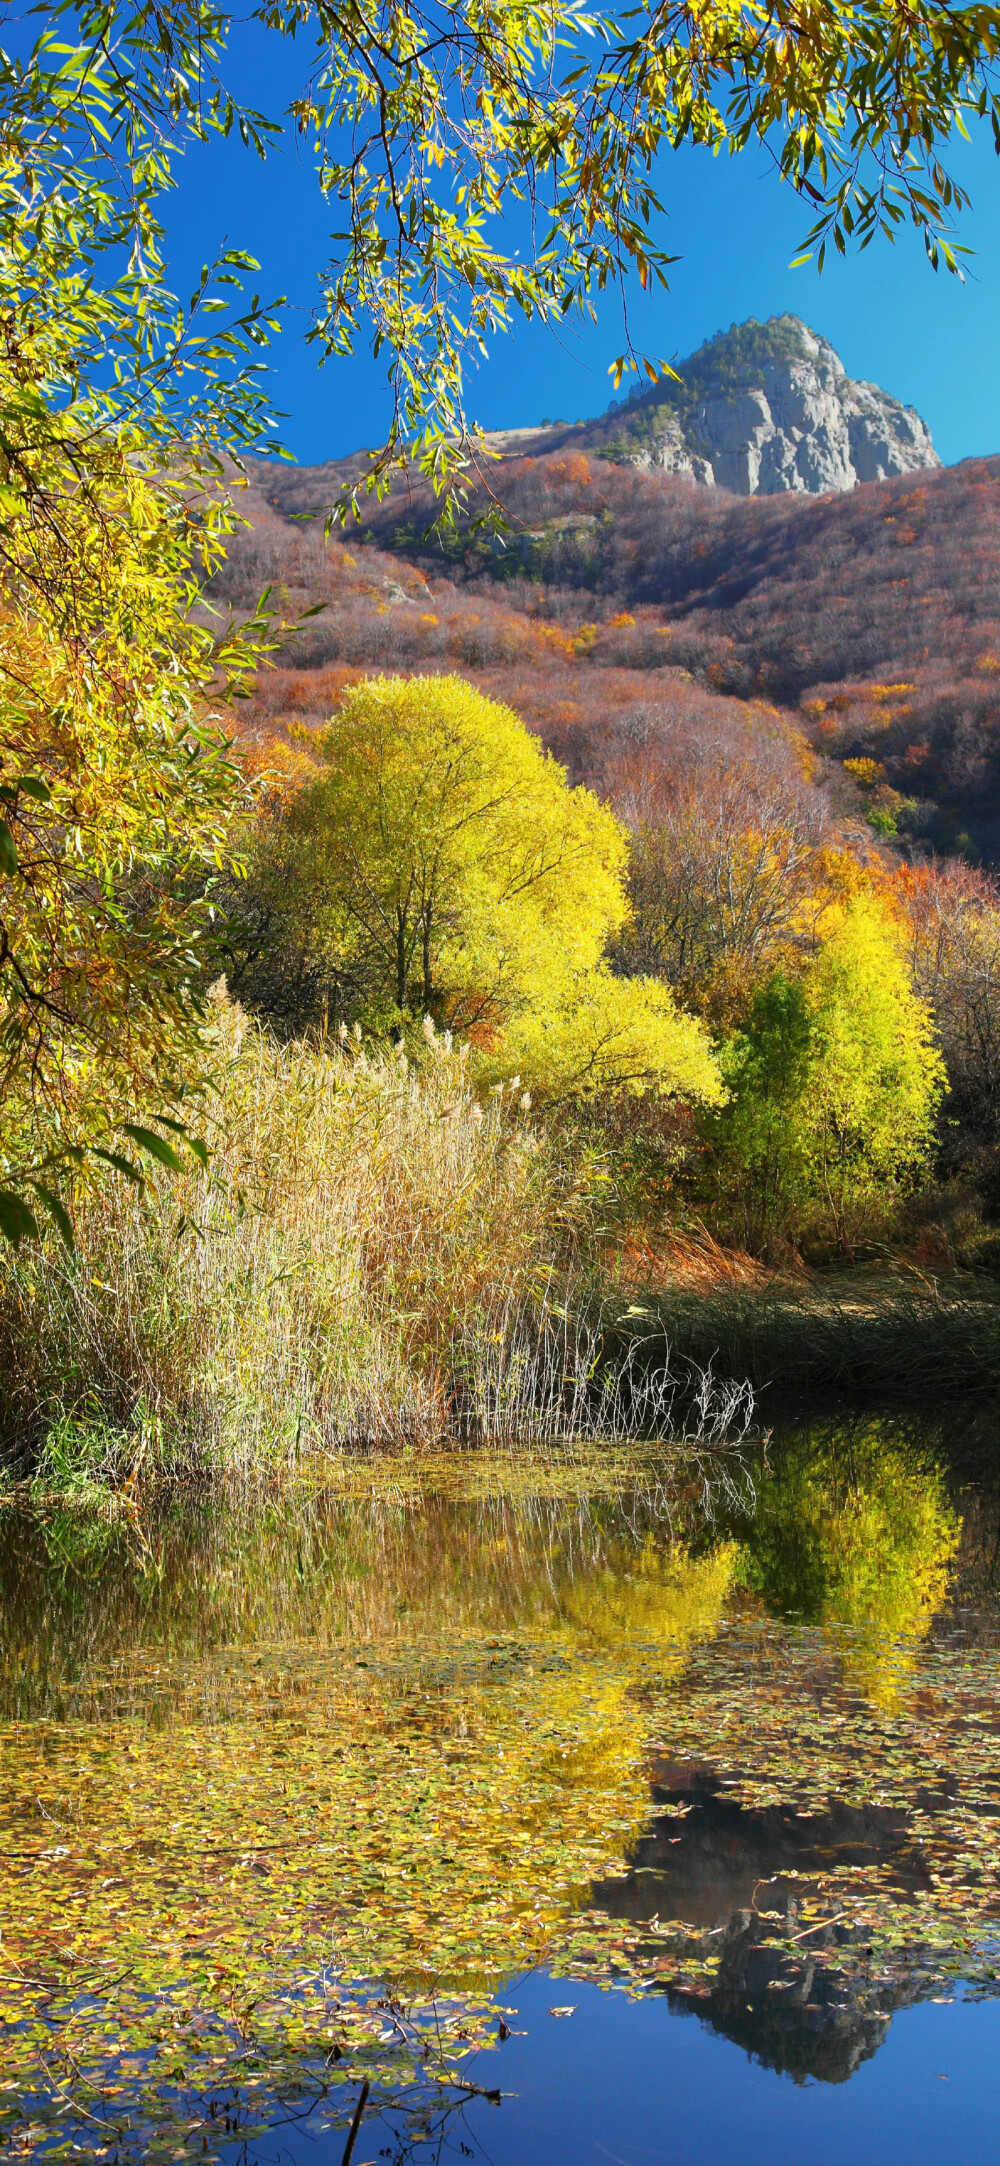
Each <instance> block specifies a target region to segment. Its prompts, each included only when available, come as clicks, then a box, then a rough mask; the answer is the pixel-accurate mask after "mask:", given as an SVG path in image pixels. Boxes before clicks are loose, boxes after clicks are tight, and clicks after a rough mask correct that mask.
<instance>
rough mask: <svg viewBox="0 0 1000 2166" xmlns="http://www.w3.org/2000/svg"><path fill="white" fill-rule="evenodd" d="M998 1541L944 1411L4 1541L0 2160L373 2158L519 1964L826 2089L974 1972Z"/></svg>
mask: <svg viewBox="0 0 1000 2166" xmlns="http://www.w3.org/2000/svg"><path fill="white" fill-rule="evenodd" d="M997 1529H998V1516H997V1482H996V1450H995V1443H994V1440H993V1436H992V1434H991V1430H990V1425H989V1424H988V1423H987V1422H986V1421H985V1420H983V1418H982V1417H973V1418H971V1419H970V1417H969V1416H967V1415H963V1418H962V1423H961V1427H960V1428H959V1429H958V1431H957V1432H956V1431H955V1429H954V1427H953V1425H952V1424H951V1423H950V1422H949V1420H948V1418H947V1417H946V1416H945V1415H942V1416H940V1417H939V1418H938V1417H928V1418H926V1419H924V1420H918V1419H917V1418H916V1417H915V1416H912V1417H910V1416H907V1417H905V1418H904V1419H903V1420H898V1421H897V1420H892V1419H890V1418H889V1417H888V1416H883V1415H876V1416H865V1417H860V1418H856V1419H855V1418H849V1417H844V1416H843V1415H842V1414H838V1415H836V1416H835V1417H834V1416H831V1418H830V1419H829V1420H826V1421H824V1420H822V1419H819V1418H817V1417H816V1416H815V1414H810V1415H809V1416H808V1417H806V1416H803V1417H802V1418H801V1419H795V1418H792V1417H786V1418H785V1419H784V1421H783V1423H782V1426H781V1428H780V1430H779V1431H778V1432H777V1433H776V1434H775V1435H774V1436H773V1437H772V1438H771V1440H770V1442H769V1444H768V1445H767V1447H766V1449H762V1450H761V1451H760V1452H759V1453H758V1454H757V1455H756V1458H755V1459H753V1460H752V1461H751V1462H749V1463H748V1465H747V1467H746V1468H745V1469H743V1470H741V1469H739V1468H737V1467H736V1466H734V1465H733V1464H732V1463H729V1464H726V1465H720V1468H719V1470H718V1474H717V1478H715V1479H714V1480H708V1481H707V1482H706V1470H705V1467H704V1465H698V1466H695V1465H692V1464H686V1463H685V1462H683V1461H682V1460H679V1459H673V1460H672V1459H671V1458H670V1457H669V1455H668V1456H667V1457H665V1458H664V1457H659V1458H658V1457H657V1456H656V1455H655V1454H652V1453H650V1454H646V1455H645V1457H642V1456H638V1457H636V1458H635V1459H634V1460H626V1459H621V1460H619V1461H617V1462H616V1463H615V1464H614V1465H612V1464H611V1463H610V1462H605V1463H604V1464H601V1463H600V1462H599V1461H598V1462H594V1463H591V1464H586V1463H583V1462H580V1463H574V1464H570V1463H568V1462H561V1461H559V1460H557V1459H556V1458H551V1459H546V1458H545V1457H544V1456H540V1457H539V1458H538V1460H537V1461H535V1462H528V1463H524V1462H521V1463H516V1462H510V1463H507V1464H497V1463H494V1462H487V1461H486V1460H482V1459H480V1460H477V1459H475V1458H469V1459H466V1460H464V1461H463V1460H458V1459H454V1460H450V1461H448V1462H439V1463H429V1462H421V1461H419V1460H414V1461H405V1462H404V1461H398V1462H388V1463H386V1462H379V1463H364V1462H361V1461H353V1462H346V1461H345V1462H344V1464H343V1465H342V1466H340V1467H338V1468H337V1469H334V1470H332V1471H328V1473H327V1475H326V1477H325V1478H323V1479H320V1480H318V1481H317V1482H313V1483H312V1484H303V1485H302V1486H301V1487H300V1488H299V1489H298V1490H297V1491H295V1492H294V1493H291V1492H284V1493H282V1494H280V1495H279V1494H275V1493H261V1494H256V1495H248V1494H247V1493H245V1492H244V1493H242V1494H241V1493H238V1492H230V1493H227V1494H223V1495H210V1494H208V1493H207V1492H205V1491H200V1492H192V1493H190V1494H188V1495H174V1496H173V1497H172V1498H170V1499H169V1500H163V1499H160V1500H158V1501H156V1502H154V1503H152V1504H151V1505H150V1506H149V1508H148V1509H145V1510H141V1511H140V1510H138V1509H135V1508H129V1507H127V1506H124V1505H122V1504H121V1503H118V1504H110V1505H105V1506H103V1507H101V1508H95V1507H94V1503H93V1500H91V1501H90V1503H89V1504H88V1503H87V1502H86V1500H84V1501H83V1502H81V1501H79V1500H78V1501H77V1502H76V1503H72V1502H70V1503H67V1502H66V1501H65V1500H64V1501H62V1502H59V1501H52V1502H46V1501H37V1502H35V1503H33V1504H29V1505H28V1506H27V1507H22V1506H19V1507H18V1508H16V1509H15V1508H13V1507H8V1508H6V1509H4V1510H3V1511H2V1512H0V1605H2V1612H3V1621H4V1635H3V1647H2V1655H0V1719H2V1722H3V1725H4V1741H5V1745H6V1760H7V1766H8V1769H9V1781H8V1784H7V1788H6V1791H5V1793H4V1800H3V1805H2V1808H0V1810H2V1824H0V1843H2V1849H3V1858H4V1863H3V1868H2V1870H3V1874H4V1877H5V1879H6V1882H7V1888H6V1893H5V1915H4V1919H3V1929H4V1940H3V1946H4V1950H5V1965H6V1969H5V1973H4V1976H3V1977H2V1978H0V2037H2V2049H0V2059H2V2062H3V2066H2V2068H0V2078H2V2080H3V2081H4V2082H5V2083H6V2084H7V2086H8V2088H7V2089H6V2090H0V2118H2V2120H3V2126H4V2130H5V2132H6V2137H7V2140H8V2143H9V2144H10V2146H11V2150H10V2152H9V2155H10V2156H16V2157H27V2156H29V2155H33V2154H41V2153H45V2152H46V2151H48V2150H50V2149H51V2148H53V2146H57V2145H61V2144H63V2143H64V2142H66V2141H68V2140H70V2139H72V2141H73V2143H74V2144H75V2145H76V2146H77V2147H78V2148H79V2149H82V2150H83V2151H84V2152H90V2153H92V2154H94V2155H97V2156H100V2157H103V2158H107V2159H108V2160H109V2161H110V2160H112V2159H115V2160H118V2161H120V2162H121V2166H125V2162H126V2161H127V2160H131V2159H133V2158H135V2159H138V2158H140V2157H142V2158H149V2159H151V2160H155V2159H159V2158H163V2159H166V2158H168V2157H169V2158H174V2157H177V2156H178V2155H180V2152H181V2149H182V2147H183V2145H184V2144H185V2143H190V2144H191V2145H192V2147H193V2149H194V2150H196V2151H197V2153H198V2155H199V2156H200V2157H204V2156H206V2155H208V2156H217V2155H220V2154H221V2153H222V2152H225V2151H226V2150H227V2149H228V2147H229V2144H230V2142H231V2139H232V2137H233V2135H234V2133H235V2132H236V2131H237V2130H238V2131H239V2132H240V2133H241V2135H246V2136H248V2137H250V2136H253V2135H254V2132H255V2131H260V2130H267V2129H268V2128H272V2129H273V2128H275V2127H277V2126H278V2124H279V2123H282V2122H283V2121H285V2120H287V2119H288V2118H289V2117H291V2118H292V2119H295V2118H296V2117H301V2116H303V2115H304V2116H305V2117H306V2120H307V2121H308V2124H309V2127H310V2129H311V2131H312V2137H314V2138H315V2139H316V2140H319V2138H320V2137H322V2136H323V2135H324V2132H330V2133H331V2141H332V2140H333V2138H334V2137H337V2140H338V2141H339V2142H340V2143H341V2144H342V2142H343V2136H344V2131H345V2130H346V2128H347V2126H348V2124H349V2122H350V2119H351V2116H352V2114H353V2112H354V2109H355V2105H356V2102H357V2099H358V2096H359V2086H360V2085H361V2084H362V2083H365V2082H366V2083H368V2084H369V2085H370V2111H371V2112H372V2113H378V2114H382V2115H383V2116H384V2115H385V2114H386V2113H387V2112H388V2111H389V2109H390V2106H391V2102H392V2101H393V2100H394V2099H395V2100H396V2101H397V2109H398V2115H401V2116H402V2120H401V2122H400V2123H399V2127H400V2129H401V2130H402V2131H403V2133H402V2134H400V2137H399V2140H400V2142H401V2143H402V2142H403V2141H404V2135H405V2129H406V2128H410V2130H411V2134H412V2131H413V2130H414V2129H417V2131H418V2133H419V2127H420V2126H422V2123H421V2122H420V2116H421V2115H423V2116H424V2117H425V2118H426V2116H427V2115H428V2114H429V2113H430V2112H431V2111H432V2109H433V2110H434V2111H446V2112H447V2113H448V2114H450V2113H451V2112H452V2109H453V2107H454V2105H455V2102H456V2100H458V2101H459V2102H460V2101H461V2099H462V2097H463V2096H468V2097H470V2098H471V2097H474V2096H476V2095H478V2094H479V2093H480V2092H482V2091H484V2090H489V2089H490V2087H491V2086H495V2084H496V2081H497V2078H496V2075H495V2072H493V2071H492V2070H491V2072H490V2073H489V2074H483V2073H482V2071H483V2069H484V2068H485V2067H487V2066H488V2065H489V2064H488V2062H487V2061H484V2060H483V2059H482V2058H481V2057H478V2058H477V2057H476V2056H481V2051H482V2049H483V2048H484V2047H486V2046H489V2045H491V2044H495V2041H496V2038H497V2035H498V2031H497V2023H498V2000H497V1997H498V1995H499V1996H500V2003H501V2005H502V2001H503V1994H504V1992H505V1990H506V1989H507V1983H508V1982H509V1980H510V1978H511V1976H512V1975H513V1974H515V1973H516V1972H517V1971H518V1970H519V1969H521V1968H523V1967H524V1966H525V1965H528V1966H533V1967H535V1968H536V1969H537V1970H538V1972H539V1973H540V1974H551V1976H552V1978H553V1987H552V1991H553V1993H554V1994H555V1995H556V1996H557V1997H558V1998H562V1997H564V1996H565V1997H566V1998H567V1999H570V1998H572V1984H571V1983H570V1982H572V1981H576V1982H577V1985H578V1986H579V1985H580V1982H581V1981H586V1982H587V1986H588V1990H589V1987H590V1985H594V1984H596V1985H603V1986H604V1987H606V1988H607V1987H614V1986H618V1987H620V1988H624V1989H625V1991H627V1992H628V1993H631V1994H633V1995H638V1996H642V1997H643V1998H645V2000H646V2001H647V2002H652V2001H654V2000H656V1999H657V1998H659V1999H660V2001H661V2003H662V2001H663V2000H665V2001H666V2002H668V2003H669V2005H670V2007H672V2008H673V2009H674V2010H676V2011H677V2012H678V2013H683V2012H690V2013H693V2014H696V2015H697V2016H698V2017H699V2018H700V2019H701V2022H702V2025H703V2026H707V2028H708V2029H709V2030H710V2031H711V2032H712V2033H713V2034H715V2035H716V2036H718V2038H720V2039H721V2040H728V2041H731V2042H732V2043H734V2044H736V2045H737V2046H739V2047H740V2048H742V2049H744V2052H745V2053H746V2054H749V2055H751V2056H752V2057H753V2058H754V2061H755V2063H756V2064H758V2065H759V2066H760V2067H761V2068H762V2069H765V2070H769V2071H772V2072H778V2073H781V2074H785V2075H789V2076H791V2077H792V2078H794V2079H795V2081H796V2082H797V2083H802V2082H805V2081H807V2080H810V2079H811V2080H813V2081H818V2082H820V2083H822V2084H825V2085H842V2084H844V2083H845V2081H846V2079H847V2078H849V2077H850V2076H852V2075H853V2073H854V2072H855V2071H856V2070H857V2069H858V2068H859V2067H860V2066H861V2064H862V2063H864V2062H865V2061H868V2060H870V2059H871V2058H872V2056H874V2055H875V2054H876V2053H877V2051H878V2049H879V2047H880V2046H881V2045H882V2044H883V2042H884V2040H885V2038H886V2036H887V2033H888V2030H889V2025H890V2020H891V2017H892V2016H893V2014H894V2013H895V2012H896V2011H897V2010H901V2009H904V2008H907V2007H911V2006H912V2005H913V2004H915V2003H917V2002H919V2001H921V2000H923V1999H927V1998H931V1999H935V2000H936V1999H937V1998H938V1997H939V1996H940V1994H941V1991H942V1990H943V1991H944V1992H945V1993H946V1994H948V1993H950V1992H951V1984H950V1982H949V1981H952V1980H954V1979H956V1978H959V1979H960V1978H965V1979H971V1980H973V1981H977V1982H978V1989H979V1990H989V1987H990V1979H991V1976H995V1973H996V1967H997V1960H996V1959H997V1938H998V1933H1000V1902H998V1896H997V1889H996V1875H995V1856H994V1853H995V1834H996V1815H997V1813H998V1812H1000V1713H998V1706H997V1695H996V1649H997V1644H998V1638H1000V1632H998V1618H1000V1608H998V1593H997V1542H998V1532H997ZM561 1981H567V1983H566V1985H564V1984H563V1983H561ZM581 1990H582V1987H581ZM612 1999H613V2000H614V2001H616V2004H617V1997H616V1996H614V1995H613V1996H612ZM601 2005H602V2006H604V2007H610V2005H611V2004H610V2003H607V2002H605V2003H602V2004H601ZM595 2020H596V2019H595ZM609 2020H610V2019H609ZM557 2029H558V2026H557ZM519 2050H520V2049H519ZM524 2050H525V2051H526V2050H527V2049H524ZM367 2095H368V2094H366V2096H367ZM400 2101H401V2103H400ZM4 2102H6V2103H4ZM385 2125H387V2124H385ZM338 2131H339V2136H338ZM311 2140H312V2138H311ZM394 2140H395V2139H394ZM405 2141H406V2143H408V2142H409V2138H408V2137H407V2138H406V2139H405ZM404 2148H405V2146H404ZM335 2155H336V2156H338V2157H339V2152H337V2153H335ZM364 2155H365V2157H367V2156H368V2155H369V2153H368V2151H367V2150H366V2151H365V2154H364ZM402 2155H403V2152H402V2151H401V2152H400V2156H402ZM407 2155H408V2152H407ZM425 2155H427V2154H425ZM565 2156H566V2158H567V2161H568V2159H569V2157H570V2153H569V2152H567V2153H566V2154H565Z"/></svg>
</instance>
